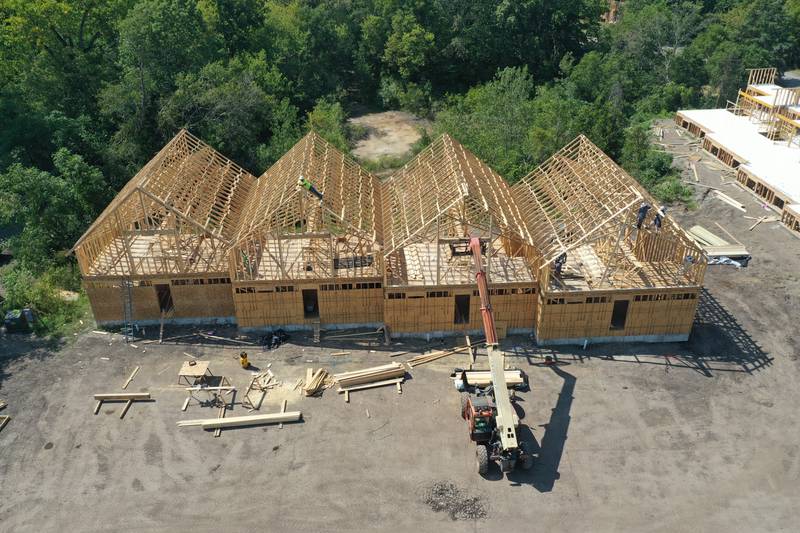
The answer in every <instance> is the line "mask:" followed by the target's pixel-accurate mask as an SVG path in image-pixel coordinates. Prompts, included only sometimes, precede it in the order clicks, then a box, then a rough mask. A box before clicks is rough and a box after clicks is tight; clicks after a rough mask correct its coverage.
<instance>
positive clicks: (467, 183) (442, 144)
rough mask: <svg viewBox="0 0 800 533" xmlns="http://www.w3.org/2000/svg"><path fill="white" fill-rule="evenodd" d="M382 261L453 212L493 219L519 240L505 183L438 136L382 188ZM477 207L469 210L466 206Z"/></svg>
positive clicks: (520, 233) (521, 233) (521, 235)
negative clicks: (384, 227)
mask: <svg viewBox="0 0 800 533" xmlns="http://www.w3.org/2000/svg"><path fill="white" fill-rule="evenodd" d="M383 187H384V194H383V200H384V209H383V217H384V221H385V224H386V230H385V239H386V245H385V248H384V255H385V256H389V255H391V254H393V253H395V252H396V251H398V250H400V249H401V248H403V247H404V246H406V245H408V244H410V243H411V242H414V241H415V240H416V239H419V238H420V237H421V236H422V235H425V233H426V231H428V230H429V229H430V228H431V227H433V226H434V225H435V224H436V221H437V220H438V219H440V218H441V217H443V216H445V215H446V214H447V213H449V212H451V211H452V210H453V209H460V210H461V212H462V213H463V214H462V217H466V218H468V216H467V215H468V213H469V212H470V209H471V212H472V213H475V214H478V212H479V211H482V212H483V213H484V214H486V215H489V214H491V216H492V217H493V220H494V224H495V226H496V227H497V228H498V229H500V228H502V229H503V231H505V232H508V233H510V234H513V235H514V236H516V237H517V238H518V239H523V238H524V235H525V233H526V227H525V225H524V223H522V221H521V220H520V219H519V217H518V210H517V209H516V205H515V203H514V200H513V197H512V195H511V192H510V190H509V188H508V185H507V184H506V182H505V180H503V178H502V177H500V176H499V175H498V174H497V173H496V172H494V171H493V170H491V169H490V168H489V167H488V166H487V165H486V164H485V163H483V162H481V161H480V160H479V159H478V158H477V157H475V156H474V155H473V154H472V153H471V152H469V151H468V150H467V149H466V148H464V147H463V146H462V145H461V144H460V143H458V142H457V141H455V140H454V139H453V138H451V137H450V136H449V135H446V134H445V135H442V136H441V137H439V138H438V139H436V140H435V141H434V142H433V143H431V144H430V145H429V146H428V147H427V148H426V149H425V150H423V151H422V152H420V153H419V154H417V156H416V157H415V158H414V159H412V160H411V161H409V162H408V163H406V165H405V166H403V168H401V169H400V170H398V171H397V172H396V173H395V174H394V175H392V177H391V178H390V179H389V180H387V181H386V182H384V184H383ZM468 204H469V205H472V206H479V207H478V209H477V210H476V209H472V208H470V209H467V205H468Z"/></svg>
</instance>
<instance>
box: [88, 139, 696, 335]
mask: <svg viewBox="0 0 800 533" xmlns="http://www.w3.org/2000/svg"><path fill="white" fill-rule="evenodd" d="M301 183H305V184H308V185H309V186H310V190H309V189H308V188H306V187H303V186H301V185H300V184H301ZM313 193H319V196H321V199H320V198H318V196H317V195H316V194H313ZM645 204H646V205H645ZM643 206H645V207H644V208H643ZM647 206H652V207H651V208H650V209H647ZM470 236H479V237H480V238H481V239H482V241H483V242H484V243H485V247H486V250H485V254H484V255H485V262H486V265H485V266H486V271H487V276H488V281H489V284H490V286H491V299H492V306H493V308H494V312H495V319H496V321H497V324H498V330H499V331H500V334H501V335H503V334H504V333H506V332H516V333H521V332H526V333H534V334H535V335H536V339H537V342H538V343H540V344H555V343H568V342H569V343H576V342H578V343H582V342H584V341H585V340H587V339H588V340H589V341H590V342H598V341H609V340H644V341H647V340H651V341H675V340H685V339H687V338H688V335H689V332H690V330H691V327H692V322H693V320H694V314H695V309H696V306H697V299H698V294H699V292H700V288H701V285H702V281H703V275H704V273H705V267H706V260H705V257H704V255H703V254H702V252H701V251H700V249H699V248H698V247H697V246H696V245H695V244H694V243H693V241H691V240H690V239H689V238H688V237H687V236H686V235H685V233H684V232H683V231H682V230H681V229H680V228H679V227H678V226H677V225H676V224H675V223H674V221H673V220H672V219H671V218H670V217H669V216H667V215H664V214H663V212H660V211H659V209H658V206H657V205H656V203H655V200H654V199H652V198H651V197H650V196H649V195H648V194H647V192H645V191H644V190H643V189H642V188H641V187H640V186H639V184H638V183H637V182H636V181H635V180H634V179H633V178H631V177H630V176H629V175H628V174H627V173H625V172H624V171H623V170H622V169H621V168H620V167H619V166H617V165H616V164H615V163H614V162H613V161H612V160H611V159H610V158H609V157H607V156H606V155H605V154H603V153H602V152H601V151H600V150H599V149H598V148H597V147H596V146H594V145H593V144H592V143H591V142H590V141H589V140H588V139H586V138H585V137H583V136H581V137H579V138H577V139H575V140H574V141H573V142H571V143H570V144H569V145H567V146H566V147H564V148H563V149H562V150H560V151H559V152H558V153H556V154H555V155H553V156H552V157H551V158H550V159H549V160H548V161H546V162H545V163H544V164H543V165H541V166H540V167H539V168H537V169H536V170H534V171H533V172H532V173H531V174H530V175H528V176H526V177H525V178H524V179H522V180H521V181H520V182H519V183H517V184H515V185H514V186H509V185H508V184H507V182H506V181H505V180H504V179H503V178H502V177H501V176H499V175H498V174H497V173H496V172H494V171H493V170H492V169H491V168H489V166H487V165H486V164H485V163H483V162H482V161H480V160H479V159H478V158H477V157H476V156H475V155H474V154H472V153H471V152H469V150H467V149H466V148H464V147H463V146H461V145H460V144H459V143H458V142H457V141H456V140H455V139H453V138H451V137H449V136H447V135H444V136H442V137H440V138H438V139H437V140H436V141H435V142H433V143H432V144H431V145H430V146H428V147H427V148H426V149H425V150H423V151H422V152H421V153H419V154H418V155H417V156H416V157H415V158H414V159H413V160H411V161H410V162H409V163H408V164H406V165H405V166H404V167H403V168H402V169H400V170H399V171H397V172H396V173H395V174H394V175H393V176H391V177H390V178H388V179H386V180H384V181H383V182H381V181H380V180H379V179H378V178H376V177H375V176H374V175H372V174H370V173H369V172H367V171H365V170H364V169H363V168H361V167H360V166H359V165H358V164H357V163H356V162H355V161H353V160H352V159H350V158H349V157H348V156H346V155H344V154H342V153H341V152H339V151H338V150H337V149H336V148H334V147H333V146H332V145H330V144H329V143H327V142H326V141H324V140H323V139H322V138H321V137H320V136H319V135H317V134H315V133H309V134H308V135H306V136H305V137H304V138H303V139H302V140H300V141H299V142H298V143H297V144H296V145H295V146H294V147H293V148H292V149H291V150H290V151H289V152H287V153H286V154H285V155H284V156H283V157H282V158H281V159H280V160H279V161H278V162H276V163H275V164H274V165H273V166H272V167H271V168H270V169H268V170H267V171H266V172H265V173H264V174H263V175H261V177H259V178H255V177H254V176H253V175H251V174H250V173H248V172H247V171H246V170H244V169H242V168H241V167H239V166H238V165H236V164H235V163H233V162H232V161H230V160H228V159H226V158H225V157H223V156H221V155H220V154H218V153H217V152H215V151H214V150H213V149H212V148H210V147H209V146H207V145H206V144H204V143H203V142H202V141H200V140H198V139H197V138H195V137H193V136H192V135H191V134H190V133H188V132H187V131H181V132H180V133H178V135H177V136H176V137H175V138H174V139H172V141H170V142H169V144H167V145H166V146H165V147H164V148H163V149H162V150H161V151H160V152H159V153H158V154H157V155H156V156H155V157H154V158H153V159H152V160H151V161H150V162H149V163H148V164H147V165H145V167H144V168H142V170H141V171H140V172H139V173H138V174H137V175H136V176H134V178H133V179H131V181H130V182H129V183H128V184H127V185H126V186H125V187H124V188H123V190H122V191H121V192H120V193H119V194H118V195H117V197H116V198H115V199H114V201H113V202H112V203H111V204H110V205H109V206H108V207H107V208H106V209H105V211H104V212H103V213H102V214H101V215H100V217H99V218H98V219H97V220H96V221H95V222H94V223H93V224H92V226H91V227H90V228H89V229H88V230H87V231H86V233H85V234H84V235H83V236H82V237H81V238H80V240H79V241H78V242H77V243H76V245H75V247H74V251H75V254H76V256H77V258H78V261H79V264H80V268H81V272H82V274H83V280H84V285H85V288H86V291H87V294H88V296H89V300H90V302H91V305H92V309H93V311H94V314H95V318H96V319H97V321H98V323H100V324H106V325H120V324H131V323H135V324H154V323H156V324H157V323H159V322H160V321H161V322H168V323H187V322H191V323H216V322H225V323H232V324H237V325H238V326H239V327H240V328H258V329H270V328H274V327H283V328H294V327H302V328H308V329H311V328H314V327H321V328H326V329H331V328H336V327H354V326H382V325H385V326H386V327H387V328H388V330H389V331H390V332H391V334H392V335H408V334H436V335H442V334H448V333H456V332H470V331H480V330H481V327H482V326H481V318H480V303H479V299H478V295H477V289H476V287H475V283H474V278H475V273H474V267H473V264H472V259H471V257H470V256H469V255H467V254H464V253H463V252H462V251H461V250H460V244H461V243H462V242H463V240H464V239H465V238H466V237H470Z"/></svg>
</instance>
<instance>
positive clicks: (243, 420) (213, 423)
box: [177, 411, 302, 429]
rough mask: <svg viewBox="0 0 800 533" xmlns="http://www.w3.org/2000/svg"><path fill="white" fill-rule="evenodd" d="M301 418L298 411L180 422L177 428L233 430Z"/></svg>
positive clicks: (294, 420)
mask: <svg viewBox="0 0 800 533" xmlns="http://www.w3.org/2000/svg"><path fill="white" fill-rule="evenodd" d="M301 418H302V413H301V412H300V411H289V412H285V413H272V414H266V415H248V416H233V417H230V418H222V419H220V418H201V419H197V420H182V421H180V422H178V424H177V425H178V426H179V427H189V426H200V427H202V428H203V429H217V428H233V427H246V426H260V425H264V424H278V423H280V422H297V421H299V420H300V419H301Z"/></svg>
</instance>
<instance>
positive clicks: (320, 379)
mask: <svg viewBox="0 0 800 533" xmlns="http://www.w3.org/2000/svg"><path fill="white" fill-rule="evenodd" d="M329 385H330V380H328V371H327V370H325V369H324V368H320V369H318V370H317V371H316V372H314V369H313V368H309V369H307V372H306V381H305V384H304V385H303V394H305V395H306V396H314V395H315V394H317V393H319V392H322V391H323V390H325V389H326V388H328V386H329Z"/></svg>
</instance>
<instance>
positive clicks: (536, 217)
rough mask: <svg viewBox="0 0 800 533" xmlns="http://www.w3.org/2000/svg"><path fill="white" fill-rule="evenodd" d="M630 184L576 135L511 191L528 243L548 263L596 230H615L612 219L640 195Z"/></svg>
mask: <svg viewBox="0 0 800 533" xmlns="http://www.w3.org/2000/svg"><path fill="white" fill-rule="evenodd" d="M631 182H633V179H632V178H630V177H629V176H628V175H627V174H626V173H625V172H624V171H623V170H622V169H621V168H620V167H618V166H617V165H615V164H614V163H613V161H611V160H610V159H609V158H608V156H606V155H605V154H603V152H602V151H600V150H599V149H598V148H597V147H596V146H594V145H593V144H592V143H591V141H589V140H588V139H587V138H586V137H584V136H583V135H581V136H579V137H577V138H576V139H575V140H573V141H572V142H570V143H569V144H567V145H566V146H565V147H564V148H562V149H561V150H559V151H558V152H556V153H555V154H554V155H553V156H552V157H550V159H548V160H547V161H545V162H544V163H543V164H542V165H540V166H539V167H538V168H537V169H535V170H534V171H533V172H531V173H530V174H528V175H527V176H526V177H524V178H523V179H522V180H520V182H518V183H517V184H515V185H514V186H512V187H511V190H512V192H513V194H514V198H515V200H516V201H517V204H518V205H519V209H520V212H521V213H522V216H523V218H524V219H525V222H526V223H527V224H528V230H529V234H530V240H529V242H530V244H531V245H533V246H534V248H536V249H537V250H538V251H539V252H540V253H541V255H542V257H543V258H544V260H545V261H544V262H545V263H548V262H550V261H552V260H553V259H555V258H556V257H557V256H558V255H560V254H562V253H564V252H566V251H568V250H570V249H572V248H574V247H575V246H577V245H579V244H581V243H583V242H585V241H586V240H587V239H589V238H592V237H595V236H596V235H597V234H598V233H608V234H609V235H613V234H615V232H616V231H617V228H618V223H617V222H616V221H617V220H618V219H619V218H621V217H624V216H625V214H626V212H627V211H628V210H630V209H632V208H634V207H636V204H637V203H639V202H640V201H641V200H642V198H643V195H642V194H641V193H640V192H639V191H638V190H637V189H636V188H634V187H632V186H631ZM634 183H635V182H634Z"/></svg>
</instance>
